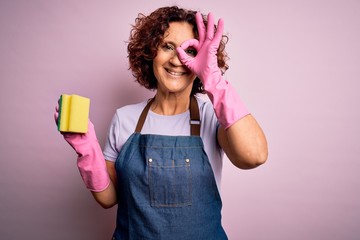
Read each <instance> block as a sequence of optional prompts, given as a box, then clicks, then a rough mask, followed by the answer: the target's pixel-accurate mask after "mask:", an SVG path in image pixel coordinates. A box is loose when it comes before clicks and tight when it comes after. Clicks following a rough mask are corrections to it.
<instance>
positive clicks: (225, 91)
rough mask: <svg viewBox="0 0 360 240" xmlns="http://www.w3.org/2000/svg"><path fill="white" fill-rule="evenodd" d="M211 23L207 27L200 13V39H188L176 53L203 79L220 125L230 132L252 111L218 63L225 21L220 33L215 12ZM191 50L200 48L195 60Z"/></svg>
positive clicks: (198, 19) (220, 27)
mask: <svg viewBox="0 0 360 240" xmlns="http://www.w3.org/2000/svg"><path fill="white" fill-rule="evenodd" d="M207 21H208V23H207V28H205V24H204V21H203V18H202V16H201V14H200V13H196V24H197V27H198V31H199V40H197V39H190V40H187V41H185V42H184V43H182V44H181V46H180V47H178V48H177V49H176V50H177V53H178V56H179V59H180V61H181V62H182V63H183V64H184V65H185V66H186V67H187V68H189V69H190V70H191V71H192V72H194V73H195V74H196V75H197V76H198V77H199V78H200V80H201V82H202V83H203V85H204V89H205V91H206V92H207V94H208V96H209V98H210V100H211V102H212V104H213V106H214V110H215V114H216V116H217V118H218V119H219V122H220V124H221V125H222V126H223V127H224V128H225V129H227V128H229V127H230V126H231V125H232V124H234V123H235V122H236V121H237V120H239V119H241V118H242V117H244V116H245V115H247V114H249V112H248V110H247V109H246V107H245V105H244V103H243V102H242V101H241V99H240V97H239V95H238V94H237V93H236V90H235V89H234V88H233V87H232V85H231V84H230V83H229V82H228V81H226V80H225V79H224V78H223V76H222V73H221V70H220V68H219V66H218V63H217V55H216V54H217V50H218V48H219V45H220V41H221V39H222V34H223V30H224V21H223V20H222V19H220V20H219V22H218V27H217V30H216V32H215V27H214V16H213V14H212V13H209V14H208V18H207ZM214 32H215V33H214ZM189 47H193V48H195V49H196V51H197V54H196V56H195V57H192V56H190V55H188V54H186V53H185V50H186V49H188V48H189Z"/></svg>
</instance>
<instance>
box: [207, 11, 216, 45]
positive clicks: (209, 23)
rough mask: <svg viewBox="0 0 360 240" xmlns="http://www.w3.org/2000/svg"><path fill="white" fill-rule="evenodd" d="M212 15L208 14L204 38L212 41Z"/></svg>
mask: <svg viewBox="0 0 360 240" xmlns="http://www.w3.org/2000/svg"><path fill="white" fill-rule="evenodd" d="M214 28H215V27H214V15H213V14H212V13H211V12H210V13H209V14H208V17H207V29H206V38H207V39H213V37H214Z"/></svg>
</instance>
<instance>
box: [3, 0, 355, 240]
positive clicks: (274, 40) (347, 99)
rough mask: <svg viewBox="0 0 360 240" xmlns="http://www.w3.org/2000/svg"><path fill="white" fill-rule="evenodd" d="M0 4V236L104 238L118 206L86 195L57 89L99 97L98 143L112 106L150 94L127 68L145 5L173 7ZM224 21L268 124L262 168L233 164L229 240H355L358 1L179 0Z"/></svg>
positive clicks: (227, 183) (243, 79) (236, 78)
mask: <svg viewBox="0 0 360 240" xmlns="http://www.w3.org/2000/svg"><path fill="white" fill-rule="evenodd" d="M122 2H123V1H115V0H113V1H111V0H108V1H100V0H98V1H95V0H91V1H89V0H86V1H85V0H83V1H81V0H77V1H75V0H74V1H61V0H53V1H47V0H46V1H45V0H32V1H26V0H2V1H0V76H1V80H0V81H1V82H0V111H1V115H0V119H1V120H0V123H1V124H0V133H1V140H0V141H1V144H0V154H1V155H0V156H1V161H0V183H1V193H0V239H54V240H55V239H56V240H57V239H59V240H60V239H61V240H63V239H110V237H111V234H112V231H113V228H114V222H115V208H114V209H110V210H103V209H102V208H101V207H100V206H98V205H97V204H96V203H95V201H94V200H93V199H92V197H91V194H90V193H89V192H88V191H87V190H86V189H85V187H84V185H83V183H82V181H81V178H80V176H79V173H78V170H77V168H76V161H75V153H74V152H73V150H72V149H71V148H70V147H69V146H68V145H67V143H66V142H65V141H64V140H63V139H62V137H61V136H60V135H59V133H58V132H57V131H56V127H55V124H54V121H53V116H52V115H53V112H54V107H55V105H56V101H57V99H58V97H59V95H60V94H62V93H69V94H71V93H76V94H80V95H84V96H88V97H90V98H91V101H92V102H91V114H90V117H91V119H92V121H93V123H94V124H95V126H96V130H97V134H98V138H99V141H100V142H101V144H103V143H104V139H105V137H106V132H107V128H108V125H109V121H110V119H111V118H112V115H113V114H114V111H115V109H116V108H117V107H120V106H122V105H124V104H128V103H133V102H137V101H141V100H143V99H145V98H147V97H150V96H152V95H153V93H152V92H150V91H147V90H145V89H142V88H140V87H139V86H138V85H137V84H136V83H134V81H133V79H132V76H131V74H130V72H129V71H128V70H127V68H128V65H127V57H126V56H127V55H126V43H125V42H126V40H127V39H128V36H129V29H130V24H133V22H134V19H135V17H136V16H137V13H138V12H144V13H149V12H151V11H152V10H154V9H156V8H158V7H160V6H163V5H168V4H174V3H177V1H165V0H164V1H146V0H131V1H127V3H122ZM178 2H179V3H180V2H181V5H180V6H184V7H191V8H193V9H197V10H201V11H202V12H204V13H207V12H208V11H212V12H214V14H215V16H216V17H223V18H224V20H225V30H226V32H227V33H228V34H229V37H230V42H229V44H228V48H227V49H228V52H229V54H230V57H231V60H230V62H229V64H230V69H229V71H228V73H227V77H228V79H229V80H230V81H231V82H232V83H233V84H234V85H235V86H236V88H237V89H238V92H239V93H240V95H241V96H242V98H243V100H244V101H245V102H246V104H247V106H248V107H249V109H250V110H251V112H252V113H253V114H254V115H255V117H256V118H257V119H258V121H259V122H260V124H261V125H262V127H263V129H264V131H265V133H266V135H267V138H268V142H269V150H270V152H269V160H268V162H267V163H266V164H265V165H263V166H261V167H260V168H257V169H255V170H249V171H244V170H238V169H236V168H235V167H233V166H232V165H231V164H230V163H229V162H228V160H227V159H226V160H225V165H224V173H223V184H222V195H223V203H224V208H223V222H224V226H225V228H226V230H227V232H228V234H229V237H230V239H247V240H252V239H253V240H261V239H266V240H272V239H274V240H283V239H284V240H288V239H292V240H297V239H299V240H304V239H359V237H360V199H359V198H360V177H359V176H360V174H359V169H360V157H359V155H360V140H359V133H360V106H359V103H360V95H359V90H360V44H359V43H360V14H359V10H360V1H357V0H353V1H350V0H343V1H340V0H339V1H337V0H305V1H295V0H294V1H290V0H289V1H286V0H274V1H267V0H247V1H246V0H236V1H235V0H234V1H224V0H223V1H209V0H206V1H205V0H198V1H194V0H182V1H178Z"/></svg>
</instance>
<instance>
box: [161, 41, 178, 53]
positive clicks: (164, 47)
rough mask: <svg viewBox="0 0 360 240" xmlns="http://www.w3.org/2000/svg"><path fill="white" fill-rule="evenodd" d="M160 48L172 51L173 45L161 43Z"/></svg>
mask: <svg viewBox="0 0 360 240" xmlns="http://www.w3.org/2000/svg"><path fill="white" fill-rule="evenodd" d="M162 48H163V49H164V50H165V51H166V50H168V51H173V50H175V47H174V46H173V45H171V44H169V43H165V44H163V46H162Z"/></svg>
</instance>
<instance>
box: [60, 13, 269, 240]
mask: <svg viewBox="0 0 360 240" xmlns="http://www.w3.org/2000/svg"><path fill="white" fill-rule="evenodd" d="M223 28H224V23H223V20H221V19H220V20H219V22H218V25H217V27H216V26H215V25H214V17H213V15H212V14H211V13H210V14H209V15H208V16H207V17H206V16H203V15H201V14H200V13H196V12H194V11H190V10H185V9H180V8H178V7H176V6H174V7H164V8H159V9H157V10H155V11H154V12H153V13H151V14H150V15H149V16H144V15H142V14H140V15H139V16H138V18H137V19H136V23H135V25H134V26H133V29H132V32H131V36H130V40H129V45H128V53H129V61H130V69H131V70H132V72H133V75H134V77H135V78H136V80H137V81H138V82H139V83H140V84H141V85H142V86H144V87H146V88H148V89H154V90H156V94H155V97H154V98H153V99H151V100H149V101H144V102H142V103H138V104H134V105H129V106H125V107H122V108H120V109H118V110H117V111H116V113H115V115H114V118H113V120H112V123H111V126H110V130H109V135H108V139H107V142H106V145H105V148H104V151H103V152H102V151H101V148H100V146H99V144H98V141H97V138H96V134H95V130H94V127H93V125H92V123H91V122H89V130H88V133H86V134H63V135H64V138H65V139H66V140H67V141H68V142H69V144H70V145H71V146H72V147H73V148H74V149H75V150H76V152H77V153H78V156H79V157H78V167H79V170H80V173H81V176H82V178H83V180H84V182H85V184H86V186H87V188H88V189H89V190H90V191H91V192H92V194H93V196H94V198H95V199H96V201H97V202H98V203H99V204H101V206H103V207H104V208H110V207H112V206H114V205H116V204H118V213H117V224H116V230H115V233H114V239H227V236H226V234H225V232H224V229H223V227H222V225H221V206H222V205H221V198H220V194H219V191H218V188H219V186H220V180H221V168H222V156H223V153H225V154H226V155H227V157H228V158H229V159H230V160H231V162H232V163H233V164H234V165H235V166H237V167H239V168H241V169H250V168H254V167H256V166H258V165H260V164H262V163H264V162H265V161H266V159H267V143H266V139H265V136H264V134H263V132H262V130H261V128H260V126H259V125H258V123H257V122H256V120H255V119H254V117H253V116H252V115H251V114H250V113H249V112H248V111H247V110H246V107H245V106H244V104H243V102H242V101H241V99H240V98H239V96H238V94H237V93H236V91H235V89H234V88H233V87H232V86H231V85H230V83H228V82H227V81H226V80H225V79H224V77H223V72H225V70H226V69H227V64H226V53H225V51H224V48H225V41H224V40H226V37H225V36H223V35H222V34H223ZM197 93H206V94H207V95H208V96H209V99H210V101H204V100H202V99H200V98H197V97H195V94H197ZM55 118H57V112H56V113H55ZM104 157H105V158H104ZM105 159H106V161H105Z"/></svg>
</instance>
